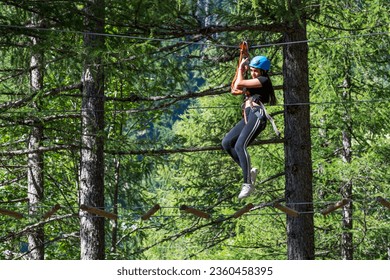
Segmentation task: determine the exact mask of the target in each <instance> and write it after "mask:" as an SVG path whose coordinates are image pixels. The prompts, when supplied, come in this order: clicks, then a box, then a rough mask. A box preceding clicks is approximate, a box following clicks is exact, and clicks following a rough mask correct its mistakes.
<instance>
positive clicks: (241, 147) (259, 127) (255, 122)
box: [234, 107, 266, 184]
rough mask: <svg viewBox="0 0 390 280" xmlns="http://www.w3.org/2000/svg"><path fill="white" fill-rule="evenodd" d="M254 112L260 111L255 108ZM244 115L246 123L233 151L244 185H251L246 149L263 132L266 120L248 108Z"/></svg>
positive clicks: (249, 165)
mask: <svg viewBox="0 0 390 280" xmlns="http://www.w3.org/2000/svg"><path fill="white" fill-rule="evenodd" d="M254 110H261V109H260V108H257V107H256V108H254ZM260 112H261V111H260ZM246 114H247V119H248V123H247V124H246V125H245V126H244V128H243V129H242V130H241V133H240V135H239V136H238V139H237V141H236V143H235V146H234V151H235V153H236V155H237V157H238V161H239V163H240V166H241V168H242V172H243V177H244V183H245V184H251V183H252V182H251V174H250V171H251V161H250V156H249V154H248V152H247V147H248V145H249V144H250V143H251V142H252V141H253V140H254V139H255V138H256V137H257V136H258V135H259V134H260V132H261V131H263V130H264V128H265V125H266V118H265V116H263V117H262V118H258V117H257V116H256V115H255V114H254V111H253V110H251V109H250V108H247V110H246Z"/></svg>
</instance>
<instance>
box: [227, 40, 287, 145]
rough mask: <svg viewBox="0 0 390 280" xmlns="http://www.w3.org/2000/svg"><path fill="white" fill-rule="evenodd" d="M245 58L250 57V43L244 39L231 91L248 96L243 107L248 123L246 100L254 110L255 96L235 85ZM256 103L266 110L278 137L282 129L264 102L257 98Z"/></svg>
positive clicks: (259, 115) (258, 113)
mask: <svg viewBox="0 0 390 280" xmlns="http://www.w3.org/2000/svg"><path fill="white" fill-rule="evenodd" d="M245 58H249V45H248V42H247V41H243V42H242V43H241V44H240V57H239V59H238V66H237V68H236V74H235V75H234V78H233V81H232V83H231V85H230V87H231V93H232V94H234V95H240V94H245V95H246V98H245V101H244V104H243V108H242V111H243V116H244V120H245V123H247V122H248V121H247V116H246V113H245V102H246V101H248V100H249V101H250V106H251V110H252V111H253V102H254V101H253V99H254V97H255V96H249V95H248V91H247V89H246V88H243V89H242V90H241V89H236V88H235V87H234V84H235V83H236V80H237V77H238V71H240V65H241V61H242V60H243V59H245ZM256 104H259V105H260V108H261V110H262V111H263V112H264V115H265V116H266V117H267V119H268V120H269V121H270V123H271V124H272V127H273V129H274V131H275V133H276V136H277V137H280V131H279V130H278V128H277V127H276V124H275V121H274V119H273V118H272V117H271V116H270V115H269V114H268V113H267V110H266V109H265V106H264V104H263V103H262V102H261V101H260V100H256ZM255 115H256V116H257V117H258V118H259V119H260V118H261V117H262V114H261V113H260V112H259V111H255Z"/></svg>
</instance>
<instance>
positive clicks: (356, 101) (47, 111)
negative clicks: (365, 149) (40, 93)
mask: <svg viewBox="0 0 390 280" xmlns="http://www.w3.org/2000/svg"><path fill="white" fill-rule="evenodd" d="M385 102H390V98H385V99H371V100H352V101H322V102H298V103H290V104H285V103H282V104H275V105H267V107H288V106H306V105H310V106H311V105H315V106H321V105H343V104H344V105H345V104H359V103H385ZM175 105H176V104H171V105H170V106H175ZM224 108H237V106H235V105H231V106H194V107H188V108H185V110H202V109H224ZM151 110H153V111H159V110H162V111H163V110H168V108H145V109H122V110H118V109H112V110H111V109H105V110H103V111H104V112H107V113H110V112H111V113H127V114H138V113H142V112H149V111H151ZM82 111H86V110H83V109H79V110H41V111H39V113H80V112H82ZM95 112H99V110H95ZM34 113H36V112H34ZM0 114H26V115H28V114H29V112H18V111H7V110H5V111H0ZM35 117H36V115H35Z"/></svg>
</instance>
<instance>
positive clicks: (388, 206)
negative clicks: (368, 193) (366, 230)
mask: <svg viewBox="0 0 390 280" xmlns="http://www.w3.org/2000/svg"><path fill="white" fill-rule="evenodd" d="M376 201H378V202H379V203H380V204H382V205H383V206H385V207H387V208H389V209H390V202H388V201H387V200H386V199H384V198H383V197H381V196H378V197H377V198H376Z"/></svg>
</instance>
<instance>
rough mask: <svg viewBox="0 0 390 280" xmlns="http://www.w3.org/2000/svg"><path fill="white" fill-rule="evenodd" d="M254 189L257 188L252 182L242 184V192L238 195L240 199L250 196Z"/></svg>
mask: <svg viewBox="0 0 390 280" xmlns="http://www.w3.org/2000/svg"><path fill="white" fill-rule="evenodd" d="M254 189H255V188H254V187H253V186H252V184H247V183H244V184H242V189H241V192H240V194H239V195H238V199H243V198H246V197H248V196H249V195H250V194H251V193H252V192H253V191H254Z"/></svg>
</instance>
